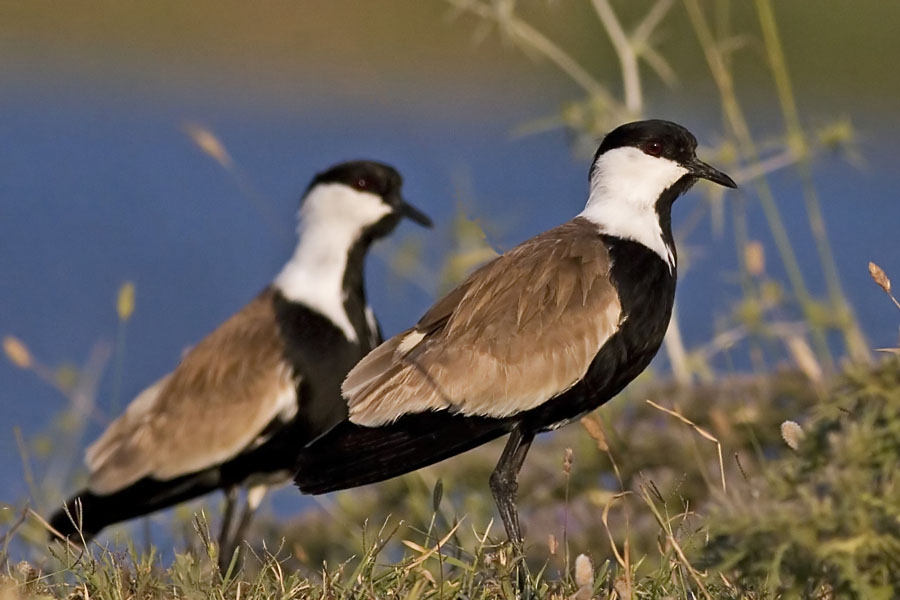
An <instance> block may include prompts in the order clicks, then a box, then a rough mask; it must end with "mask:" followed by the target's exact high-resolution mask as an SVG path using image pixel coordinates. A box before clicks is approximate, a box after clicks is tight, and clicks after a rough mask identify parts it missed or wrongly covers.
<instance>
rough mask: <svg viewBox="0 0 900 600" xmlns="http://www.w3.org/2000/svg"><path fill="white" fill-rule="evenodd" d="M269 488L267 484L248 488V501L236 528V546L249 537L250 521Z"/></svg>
mask: <svg viewBox="0 0 900 600" xmlns="http://www.w3.org/2000/svg"><path fill="white" fill-rule="evenodd" d="M268 490H269V488H268V486H265V485H258V486H256V487H252V488H250V489H249V490H247V502H246V503H244V512H243V514H242V515H241V520H240V521H238V526H237V529H235V530H234V546H235V547H238V546H239V545H240V544H241V543H243V541H244V539H245V538H246V537H247V530H248V529H250V522H251V521H253V516H254V515H255V514H256V510H257V509H258V508H259V505H260V504H261V503H262V500H263V498H264V497H265V495H266V492H267V491H268ZM230 559H231V557H229V560H230Z"/></svg>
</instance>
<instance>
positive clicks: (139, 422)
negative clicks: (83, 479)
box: [86, 290, 297, 494]
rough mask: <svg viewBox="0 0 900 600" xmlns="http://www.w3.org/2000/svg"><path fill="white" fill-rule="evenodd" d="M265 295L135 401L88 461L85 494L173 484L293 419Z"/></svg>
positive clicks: (290, 388)
mask: <svg viewBox="0 0 900 600" xmlns="http://www.w3.org/2000/svg"><path fill="white" fill-rule="evenodd" d="M282 350H283V342H282V341H281V338H280V335H279V333H278V329H277V324H276V321H275V314H274V311H273V305H272V292H271V291H269V290H267V291H265V292H263V293H262V294H260V295H259V296H258V297H257V298H256V299H254V300H253V301H252V302H251V303H250V304H248V305H247V306H245V307H244V308H243V309H242V310H241V311H240V312H238V313H237V314H235V315H234V316H233V317H231V318H230V319H229V320H227V321H225V323H223V324H222V325H221V326H220V327H219V328H218V329H216V330H215V331H213V332H212V333H211V334H210V335H208V336H207V337H206V338H204V339H203V340H202V341H201V342H200V343H199V344H197V345H196V346H195V347H194V348H193V349H191V351H190V352H188V354H187V355H186V356H185V357H184V359H183V360H182V361H181V363H180V364H179V365H178V367H177V368H176V369H175V370H174V371H173V372H172V373H171V374H169V375H167V376H165V377H164V378H162V379H160V380H159V381H157V382H156V383H155V384H153V385H152V386H150V387H149V388H147V389H146V390H145V391H144V392H142V393H141V394H140V395H138V397H137V398H135V399H134V401H132V403H131V404H130V405H129V406H128V409H127V410H126V411H125V413H124V414H123V415H122V416H120V417H119V418H118V419H116V420H115V421H114V422H113V423H112V424H110V426H109V427H108V428H107V429H106V431H105V432H104V433H103V435H102V436H101V437H100V439H98V440H97V441H96V442H95V443H94V444H93V445H91V447H90V448H88V451H87V454H86V462H87V465H88V469H89V470H90V481H89V487H90V490H91V491H92V492H94V493H97V494H108V493H111V492H114V491H116V490H119V489H122V488H123V487H125V486H128V485H130V484H131V483H134V482H135V481H138V480H139V479H142V478H144V477H148V476H149V477H154V478H156V479H162V480H165V479H171V478H173V477H177V476H179V475H184V474H187V473H192V472H195V471H199V470H201V469H204V468H207V467H210V466H213V465H215V464H218V463H220V462H223V461H225V460H227V459H229V458H231V457H233V456H235V455H237V454H238V453H240V452H241V451H242V450H243V449H245V448H247V447H248V446H250V445H252V444H253V443H254V441H255V440H256V438H257V437H258V436H259V435H260V434H261V432H262V431H263V429H264V428H265V427H266V425H267V424H269V423H270V422H271V421H272V420H273V419H275V418H276V417H279V416H280V417H282V418H284V419H288V418H290V417H291V416H292V415H293V413H294V412H296V406H297V405H296V392H295V390H296V382H294V381H293V380H292V374H291V370H290V368H289V367H287V366H286V365H285V364H284V362H283V360H282V356H283V354H282Z"/></svg>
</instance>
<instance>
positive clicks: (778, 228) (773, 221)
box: [684, 0, 833, 367]
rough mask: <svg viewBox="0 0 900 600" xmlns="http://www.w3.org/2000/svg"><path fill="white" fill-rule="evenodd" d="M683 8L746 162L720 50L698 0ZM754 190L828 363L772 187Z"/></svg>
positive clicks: (762, 184)
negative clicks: (685, 10)
mask: <svg viewBox="0 0 900 600" xmlns="http://www.w3.org/2000/svg"><path fill="white" fill-rule="evenodd" d="M684 3H685V7H686V8H687V12H688V17H689V19H690V21H691V25H692V26H693V28H694V31H695V33H696V35H697V39H698V40H699V41H700V45H701V47H702V48H703V53H704V56H705V57H706V61H707V64H708V66H709V69H710V72H711V74H712V77H713V80H714V81H715V83H716V86H717V87H718V88H719V95H720V96H721V100H722V108H723V111H724V112H725V116H726V119H727V122H728V125H729V126H730V128H731V130H732V131H733V132H734V134H735V137H736V139H737V142H738V146H739V148H740V149H741V151H742V154H743V155H744V156H746V157H747V158H748V159H749V161H750V162H752V163H755V162H759V159H760V157H759V153H758V151H757V149H756V144H755V142H754V141H753V137H752V135H751V134H750V128H749V125H748V123H747V120H746V118H745V117H744V114H743V111H742V110H741V107H740V103H739V102H738V99H737V93H736V92H735V89H734V81H733V80H732V77H731V72H730V71H729V69H728V68H727V66H726V64H725V61H724V57H723V53H722V52H721V51H720V49H719V46H718V43H717V41H716V39H715V38H714V37H713V33H712V30H711V29H710V26H709V22H708V21H707V19H706V16H705V15H704V13H703V10H702V9H701V7H700V3H699V1H698V0H684ZM754 187H755V189H756V193H757V195H758V196H759V199H760V204H761V206H762V209H763V214H764V216H765V218H766V222H767V223H768V226H769V230H770V231H771V233H772V238H773V239H774V241H775V246H776V248H777V249H778V253H779V255H780V257H781V261H782V263H783V264H784V268H785V271H786V273H787V276H788V280H789V281H790V283H791V287H792V288H793V290H794V294H795V296H796V297H797V301H798V303H799V305H800V308H801V310H802V311H803V314H804V316H805V317H806V320H807V322H808V323H809V326H810V330H811V332H812V335H813V340H814V342H815V344H816V349H817V351H818V353H819V355H820V356H821V357H822V359H823V361H824V362H825V363H826V364H827V366H828V367H831V365H832V364H833V359H832V357H831V352H830V350H829V349H828V342H827V339H826V336H825V328H824V326H823V324H822V323H821V322H820V320H819V318H818V316H817V315H816V311H815V302H814V300H813V298H812V296H811V295H810V293H809V290H808V289H807V287H806V282H805V280H804V277H803V271H802V270H801V269H800V263H799V261H798V260H797V256H796V254H795V253H794V249H793V246H792V245H791V242H790V237H789V236H788V233H787V228H786V227H785V225H784V221H783V220H782V218H781V213H780V212H779V210H778V206H777V204H776V202H775V196H774V194H773V193H772V189H771V187H770V186H769V184H768V181H767V180H766V179H765V178H760V179H757V180H756V182H755V185H754Z"/></svg>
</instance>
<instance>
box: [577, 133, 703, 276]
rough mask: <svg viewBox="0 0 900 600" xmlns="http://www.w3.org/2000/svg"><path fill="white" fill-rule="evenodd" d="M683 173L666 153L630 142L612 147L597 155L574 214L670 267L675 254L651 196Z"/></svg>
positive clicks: (685, 171) (686, 171) (666, 187)
mask: <svg viewBox="0 0 900 600" xmlns="http://www.w3.org/2000/svg"><path fill="white" fill-rule="evenodd" d="M687 173H688V170H687V169H686V168H685V167H683V166H681V165H679V164H678V163H676V162H675V161H672V160H669V159H667V158H661V157H655V156H650V155H648V154H645V153H644V152H642V151H641V150H639V149H637V148H632V147H623V148H614V149H612V150H609V151H607V152H605V153H603V154H602V155H600V157H599V158H598V159H597V163H596V165H595V166H594V169H593V170H592V175H591V191H590V196H589V197H588V201H587V205H586V206H585V207H584V210H583V211H582V212H581V214H580V215H579V216H580V217H584V218H585V219H588V220H590V221H592V222H593V223H596V224H597V227H598V228H599V229H600V231H602V232H604V233H607V234H609V235H613V236H616V237H620V238H624V239H629V240H634V241H636V242H638V243H640V244H643V245H644V246H646V247H648V248H650V249H651V250H653V251H654V252H656V253H657V254H659V256H660V257H661V258H662V259H663V260H664V261H665V262H666V264H668V265H669V270H670V271H671V270H672V269H673V268H674V267H675V255H674V253H673V251H672V248H670V247H669V245H668V244H666V240H665V238H664V237H663V232H662V227H661V226H660V223H659V214H658V213H657V212H656V201H657V200H658V199H659V197H660V195H661V194H662V193H663V192H664V191H665V190H666V189H668V188H670V187H671V186H672V185H673V184H674V183H675V182H676V181H678V180H679V179H681V178H682V177H683V176H684V175H686V174H687Z"/></svg>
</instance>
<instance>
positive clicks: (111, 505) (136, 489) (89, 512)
mask: <svg viewBox="0 0 900 600" xmlns="http://www.w3.org/2000/svg"><path fill="white" fill-rule="evenodd" d="M221 485H222V484H221V481H220V479H219V477H218V473H216V472H215V471H212V470H211V471H203V472H200V473H193V474H191V475H185V476H183V477H178V478H176V479H171V480H168V481H157V480H155V479H149V478H148V479H142V480H140V481H138V482H137V483H135V484H133V485H130V486H128V487H127V488H125V489H123V490H120V491H118V492H114V493H112V494H109V495H107V496H100V495H97V494H94V493H92V492H90V491H88V490H83V491H81V492H79V493H78V494H76V495H75V496H73V497H72V498H70V499H69V500H67V501H66V508H64V509H60V510H58V511H57V512H55V513H54V514H53V516H51V517H50V525H52V526H53V527H54V528H55V529H56V530H57V531H58V532H59V533H61V534H62V535H63V536H64V537H67V538H69V539H71V540H72V541H73V542H76V543H77V542H79V541H80V540H81V536H83V537H84V539H85V541H88V540H90V539H91V538H93V537H94V536H95V535H97V534H98V533H100V531H101V530H102V529H103V528H104V527H108V526H109V525H112V524H114V523H119V522H121V521H127V520H128V519H133V518H135V517H140V516H142V515H146V514H149V513H152V512H155V511H157V510H162V509H164V508H168V507H170V506H173V505H175V504H178V503H179V502H184V501H186V500H190V499H192V498H196V497H197V496H202V495H203V494H207V493H209V492H211V491H213V490H215V489H217V488H219V487H221ZM79 502H80V504H79ZM67 511H68V513H67ZM70 515H71V517H70ZM79 532H80V535H79ZM54 537H55V536H54Z"/></svg>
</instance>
